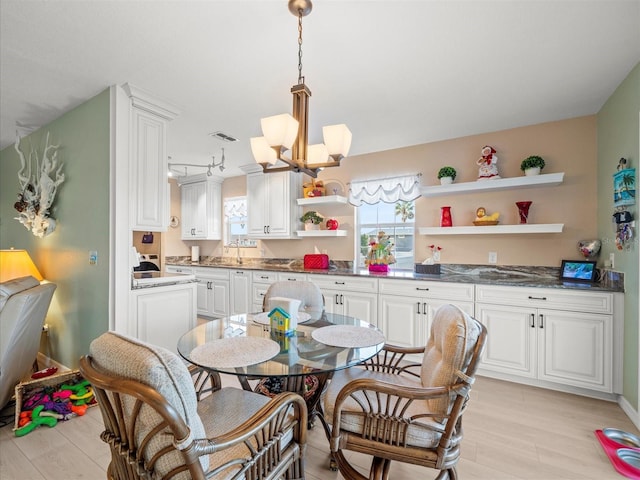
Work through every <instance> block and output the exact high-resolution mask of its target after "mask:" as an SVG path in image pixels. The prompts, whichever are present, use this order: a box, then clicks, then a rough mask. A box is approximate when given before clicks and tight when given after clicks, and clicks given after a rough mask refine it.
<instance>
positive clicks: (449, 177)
mask: <svg viewBox="0 0 640 480" xmlns="http://www.w3.org/2000/svg"><path fill="white" fill-rule="evenodd" d="M438 178H439V179H440V184H441V185H447V184H449V183H453V181H454V180H455V179H456V169H455V168H453V167H442V168H441V169H440V170H439V171H438Z"/></svg>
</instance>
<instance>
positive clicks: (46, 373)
mask: <svg viewBox="0 0 640 480" xmlns="http://www.w3.org/2000/svg"><path fill="white" fill-rule="evenodd" d="M57 371H58V367H49V368H45V369H44V370H38V371H37V372H36V373H34V374H32V375H31V378H33V379H34V380H36V379H38V378H44V377H50V376H51V375H53V374H54V373H56V372H57Z"/></svg>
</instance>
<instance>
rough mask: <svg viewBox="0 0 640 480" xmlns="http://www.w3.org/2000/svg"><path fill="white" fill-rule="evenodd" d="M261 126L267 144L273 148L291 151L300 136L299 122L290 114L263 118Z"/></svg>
mask: <svg viewBox="0 0 640 480" xmlns="http://www.w3.org/2000/svg"><path fill="white" fill-rule="evenodd" d="M260 125H261V126H262V133H263V135H264V137H265V138H266V139H267V143H269V145H271V146H272V147H277V146H283V147H285V148H286V149H290V148H291V145H293V142H294V141H295V139H296V137H297V136H298V125H299V124H298V121H297V120H296V119H295V118H293V117H292V116H291V115H289V114H288V113H282V114H280V115H274V116H272V117H266V118H263V119H261V120H260Z"/></svg>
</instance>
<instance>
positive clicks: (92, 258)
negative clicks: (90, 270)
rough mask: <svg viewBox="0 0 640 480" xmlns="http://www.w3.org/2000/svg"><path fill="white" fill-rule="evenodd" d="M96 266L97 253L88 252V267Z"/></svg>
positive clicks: (93, 251)
mask: <svg viewBox="0 0 640 480" xmlns="http://www.w3.org/2000/svg"><path fill="white" fill-rule="evenodd" d="M97 264H98V252H96V251H95V250H91V251H90V252H89V265H97Z"/></svg>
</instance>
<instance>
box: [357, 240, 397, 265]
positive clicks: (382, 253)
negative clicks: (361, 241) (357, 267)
mask: <svg viewBox="0 0 640 480" xmlns="http://www.w3.org/2000/svg"><path fill="white" fill-rule="evenodd" d="M392 249H393V242H392V241H391V239H390V238H389V235H387V234H386V233H384V231H382V230H380V231H379V232H378V236H377V238H375V239H373V240H371V241H369V252H368V253H367V258H365V260H364V263H365V265H367V267H368V268H369V271H370V272H388V271H389V265H391V264H392V263H396V258H395V257H394V256H393V254H392V253H391V251H392Z"/></svg>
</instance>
